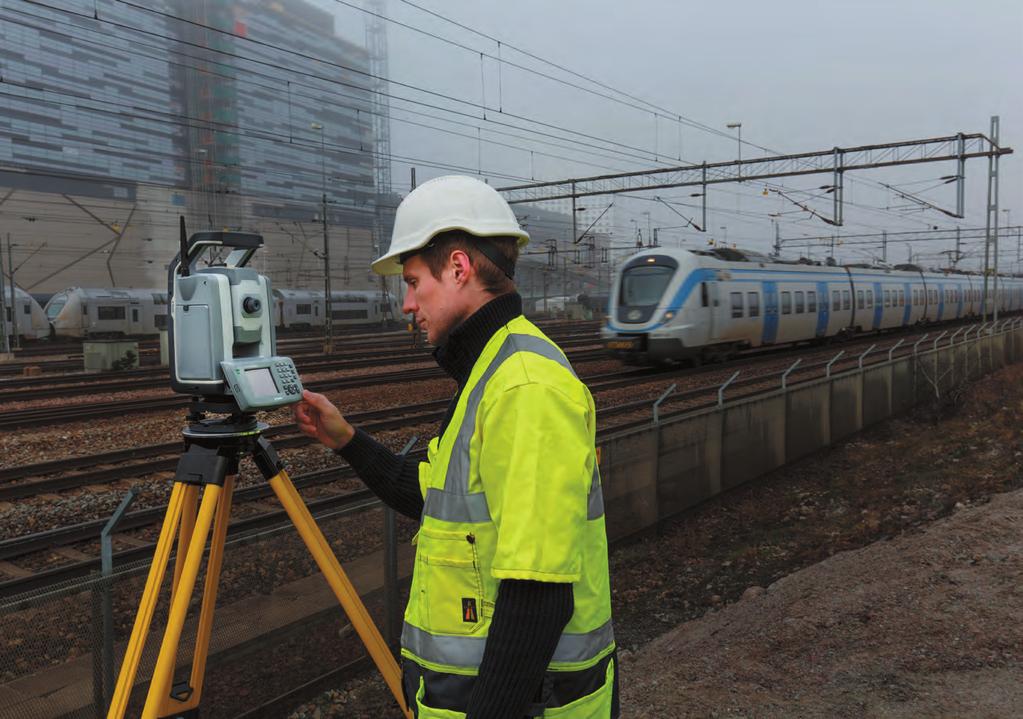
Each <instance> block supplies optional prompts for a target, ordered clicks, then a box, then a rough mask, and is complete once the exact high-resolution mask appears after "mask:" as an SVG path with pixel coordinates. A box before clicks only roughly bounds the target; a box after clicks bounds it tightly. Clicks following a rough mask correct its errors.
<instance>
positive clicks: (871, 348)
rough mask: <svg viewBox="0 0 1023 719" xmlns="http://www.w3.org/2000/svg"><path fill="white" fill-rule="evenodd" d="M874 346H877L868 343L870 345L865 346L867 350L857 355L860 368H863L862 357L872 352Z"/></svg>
mask: <svg viewBox="0 0 1023 719" xmlns="http://www.w3.org/2000/svg"><path fill="white" fill-rule="evenodd" d="M875 347H877V345H870V347H867V351H866V352H864V353H863V354H861V355H860V356H859V362H858V364H859V368H860V369H863V358H864V357H866V356H867V355H869V354H870V353H871V352H873V351H874V348H875Z"/></svg>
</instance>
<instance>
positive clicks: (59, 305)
mask: <svg viewBox="0 0 1023 719" xmlns="http://www.w3.org/2000/svg"><path fill="white" fill-rule="evenodd" d="M66 304H67V300H64V299H60V300H53V301H52V302H50V304H48V305H47V306H46V316H47V317H49V318H50V319H51V320H52V319H55V318H56V317H57V315H59V314H60V311H61V310H62V309H64V305H66Z"/></svg>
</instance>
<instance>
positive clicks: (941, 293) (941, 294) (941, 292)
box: [937, 283, 945, 322]
mask: <svg viewBox="0 0 1023 719" xmlns="http://www.w3.org/2000/svg"><path fill="white" fill-rule="evenodd" d="M943 319H945V285H943V284H940V283H939V284H938V316H937V320H938V322H941V321H942V320H943Z"/></svg>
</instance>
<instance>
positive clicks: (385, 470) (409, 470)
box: [337, 429, 423, 519]
mask: <svg viewBox="0 0 1023 719" xmlns="http://www.w3.org/2000/svg"><path fill="white" fill-rule="evenodd" d="M337 454H338V455H339V456H340V457H342V458H343V459H344V460H345V461H346V462H348V464H350V465H351V466H352V469H354V470H355V473H356V474H358V475H359V479H361V480H362V481H363V482H365V483H366V486H367V487H369V488H370V489H371V490H372V491H373V494H375V495H376V496H378V497H380V500H381V501H382V502H383V503H384V504H386V505H388V506H389V507H391V508H393V509H394V510H395V511H396V512H401V513H402V514H404V515H405V516H406V517H411V518H412V519H419V518H420V516H421V515H422V513H423V495H422V494H421V493H420V491H419V461H418V460H416V459H413V458H411V457H406V456H404V455H400V454H397V453H395V452H392V451H391V450H389V449H387V447H385V446H384V445H382V444H380V443H379V442H377V441H376V440H375V439H373V438H372V437H370V436H369V435H368V434H366V433H365V432H363V431H362V430H361V429H356V430H355V436H354V437H352V439H351V441H350V442H349V443H348V444H346V445H345V446H344V447H342V448H341V449H339V450H337Z"/></svg>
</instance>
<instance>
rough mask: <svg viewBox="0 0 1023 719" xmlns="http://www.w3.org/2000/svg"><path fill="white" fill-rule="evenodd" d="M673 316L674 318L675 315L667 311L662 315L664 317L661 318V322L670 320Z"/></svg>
mask: <svg viewBox="0 0 1023 719" xmlns="http://www.w3.org/2000/svg"><path fill="white" fill-rule="evenodd" d="M674 316H675V313H674V312H672V311H671V310H668V311H667V312H665V313H664V317H662V318H661V321H663V322H667V321H669V320H670V319H672V318H673V317H674Z"/></svg>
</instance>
